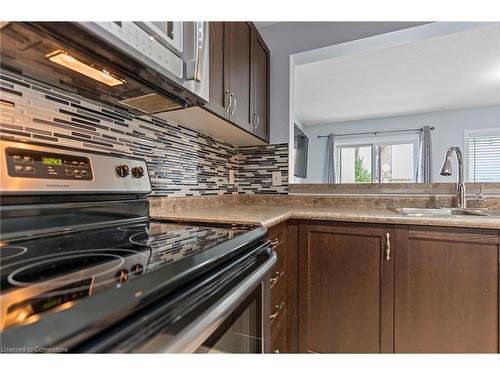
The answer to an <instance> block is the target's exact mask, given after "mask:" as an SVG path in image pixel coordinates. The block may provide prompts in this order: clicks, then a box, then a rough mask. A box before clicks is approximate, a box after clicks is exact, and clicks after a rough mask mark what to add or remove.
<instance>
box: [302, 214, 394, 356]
mask: <svg viewBox="0 0 500 375" xmlns="http://www.w3.org/2000/svg"><path fill="white" fill-rule="evenodd" d="M392 237H393V229H392V226H382V225H380V226H379V225H361V224H352V225H350V224H348V223H338V224H337V223H322V222H319V223H315V222H304V223H302V222H301V223H300V224H299V246H300V248H299V350H300V351H301V352H316V353H381V352H392V351H393V341H392V339H393V274H394V262H393V256H392V248H391V247H390V245H391V242H392ZM388 239H389V242H388V241H387V240H388ZM388 252H389V253H388ZM387 255H389V257H388V256H387Z"/></svg>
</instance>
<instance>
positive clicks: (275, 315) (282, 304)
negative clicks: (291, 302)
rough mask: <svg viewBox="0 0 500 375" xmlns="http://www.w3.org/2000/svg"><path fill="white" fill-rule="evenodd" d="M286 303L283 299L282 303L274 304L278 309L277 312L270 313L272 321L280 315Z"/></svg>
mask: <svg viewBox="0 0 500 375" xmlns="http://www.w3.org/2000/svg"><path fill="white" fill-rule="evenodd" d="M284 305H285V302H283V301H281V303H280V304H279V305H276V306H274V308H275V309H276V312H275V313H273V314H271V315H269V319H271V323H272V322H273V321H274V319H276V318H277V317H278V315H279V313H280V311H281V309H282V308H283V306H284Z"/></svg>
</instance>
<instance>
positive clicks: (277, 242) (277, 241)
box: [271, 238, 280, 247]
mask: <svg viewBox="0 0 500 375" xmlns="http://www.w3.org/2000/svg"><path fill="white" fill-rule="evenodd" d="M279 243H280V241H279V240H278V239H277V238H276V239H275V240H274V241H271V246H272V247H275V246H277V245H278V244H279Z"/></svg>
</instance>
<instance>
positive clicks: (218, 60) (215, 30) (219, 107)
mask: <svg viewBox="0 0 500 375" xmlns="http://www.w3.org/2000/svg"><path fill="white" fill-rule="evenodd" d="M225 32H226V30H225V23H224V22H210V23H209V102H208V103H207V104H206V107H207V108H208V109H210V110H211V111H213V112H215V113H216V114H218V115H219V116H223V117H229V114H228V112H227V111H226V106H227V105H228V100H229V93H228V92H226V90H227V91H229V85H228V83H227V82H226V80H225V76H224V64H225V60H226V58H225V49H224V35H225Z"/></svg>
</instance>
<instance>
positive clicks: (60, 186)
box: [45, 184, 69, 188]
mask: <svg viewBox="0 0 500 375" xmlns="http://www.w3.org/2000/svg"><path fill="white" fill-rule="evenodd" d="M45 186H47V187H49V188H66V187H69V185H68V184H47V185H45Z"/></svg>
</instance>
